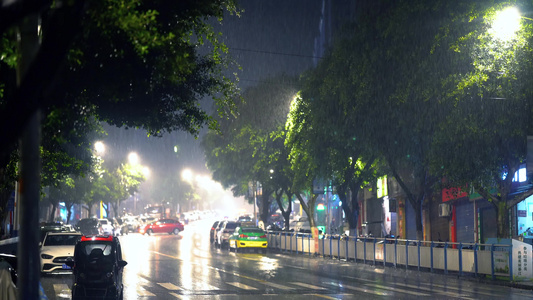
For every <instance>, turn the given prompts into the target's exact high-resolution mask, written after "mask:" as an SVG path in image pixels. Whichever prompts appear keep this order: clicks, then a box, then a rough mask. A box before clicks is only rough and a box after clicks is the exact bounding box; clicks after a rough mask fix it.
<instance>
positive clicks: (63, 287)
mask: <svg viewBox="0 0 533 300" xmlns="http://www.w3.org/2000/svg"><path fill="white" fill-rule="evenodd" d="M54 293H55V294H56V296H57V297H61V298H69V299H70V298H71V297H72V291H71V290H70V287H69V286H68V284H65V283H54Z"/></svg>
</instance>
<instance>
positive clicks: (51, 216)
mask: <svg viewBox="0 0 533 300" xmlns="http://www.w3.org/2000/svg"><path fill="white" fill-rule="evenodd" d="M55 214H56V204H55V203H52V211H51V212H50V218H49V222H55V220H54V217H55Z"/></svg>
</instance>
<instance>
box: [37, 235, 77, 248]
mask: <svg viewBox="0 0 533 300" xmlns="http://www.w3.org/2000/svg"><path fill="white" fill-rule="evenodd" d="M79 238H80V235H78V234H76V235H74V234H73V235H68V234H62V235H48V236H47V237H46V240H45V241H44V246H74V245H76V242H77V241H78V239H79Z"/></svg>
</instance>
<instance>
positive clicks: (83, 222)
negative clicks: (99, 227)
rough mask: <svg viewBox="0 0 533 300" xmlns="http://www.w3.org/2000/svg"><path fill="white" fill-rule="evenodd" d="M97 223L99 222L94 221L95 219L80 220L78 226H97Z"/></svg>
mask: <svg viewBox="0 0 533 300" xmlns="http://www.w3.org/2000/svg"><path fill="white" fill-rule="evenodd" d="M97 222H98V221H96V220H93V219H85V220H80V222H79V223H78V225H79V226H95V225H96V223H97Z"/></svg>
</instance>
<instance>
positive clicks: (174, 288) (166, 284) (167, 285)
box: [157, 282, 181, 291]
mask: <svg viewBox="0 0 533 300" xmlns="http://www.w3.org/2000/svg"><path fill="white" fill-rule="evenodd" d="M157 284H159V285H160V286H162V287H164V288H165V289H167V290H171V291H179V290H181V288H180V287H178V286H177V285H174V284H172V283H170V282H158V283H157Z"/></svg>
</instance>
